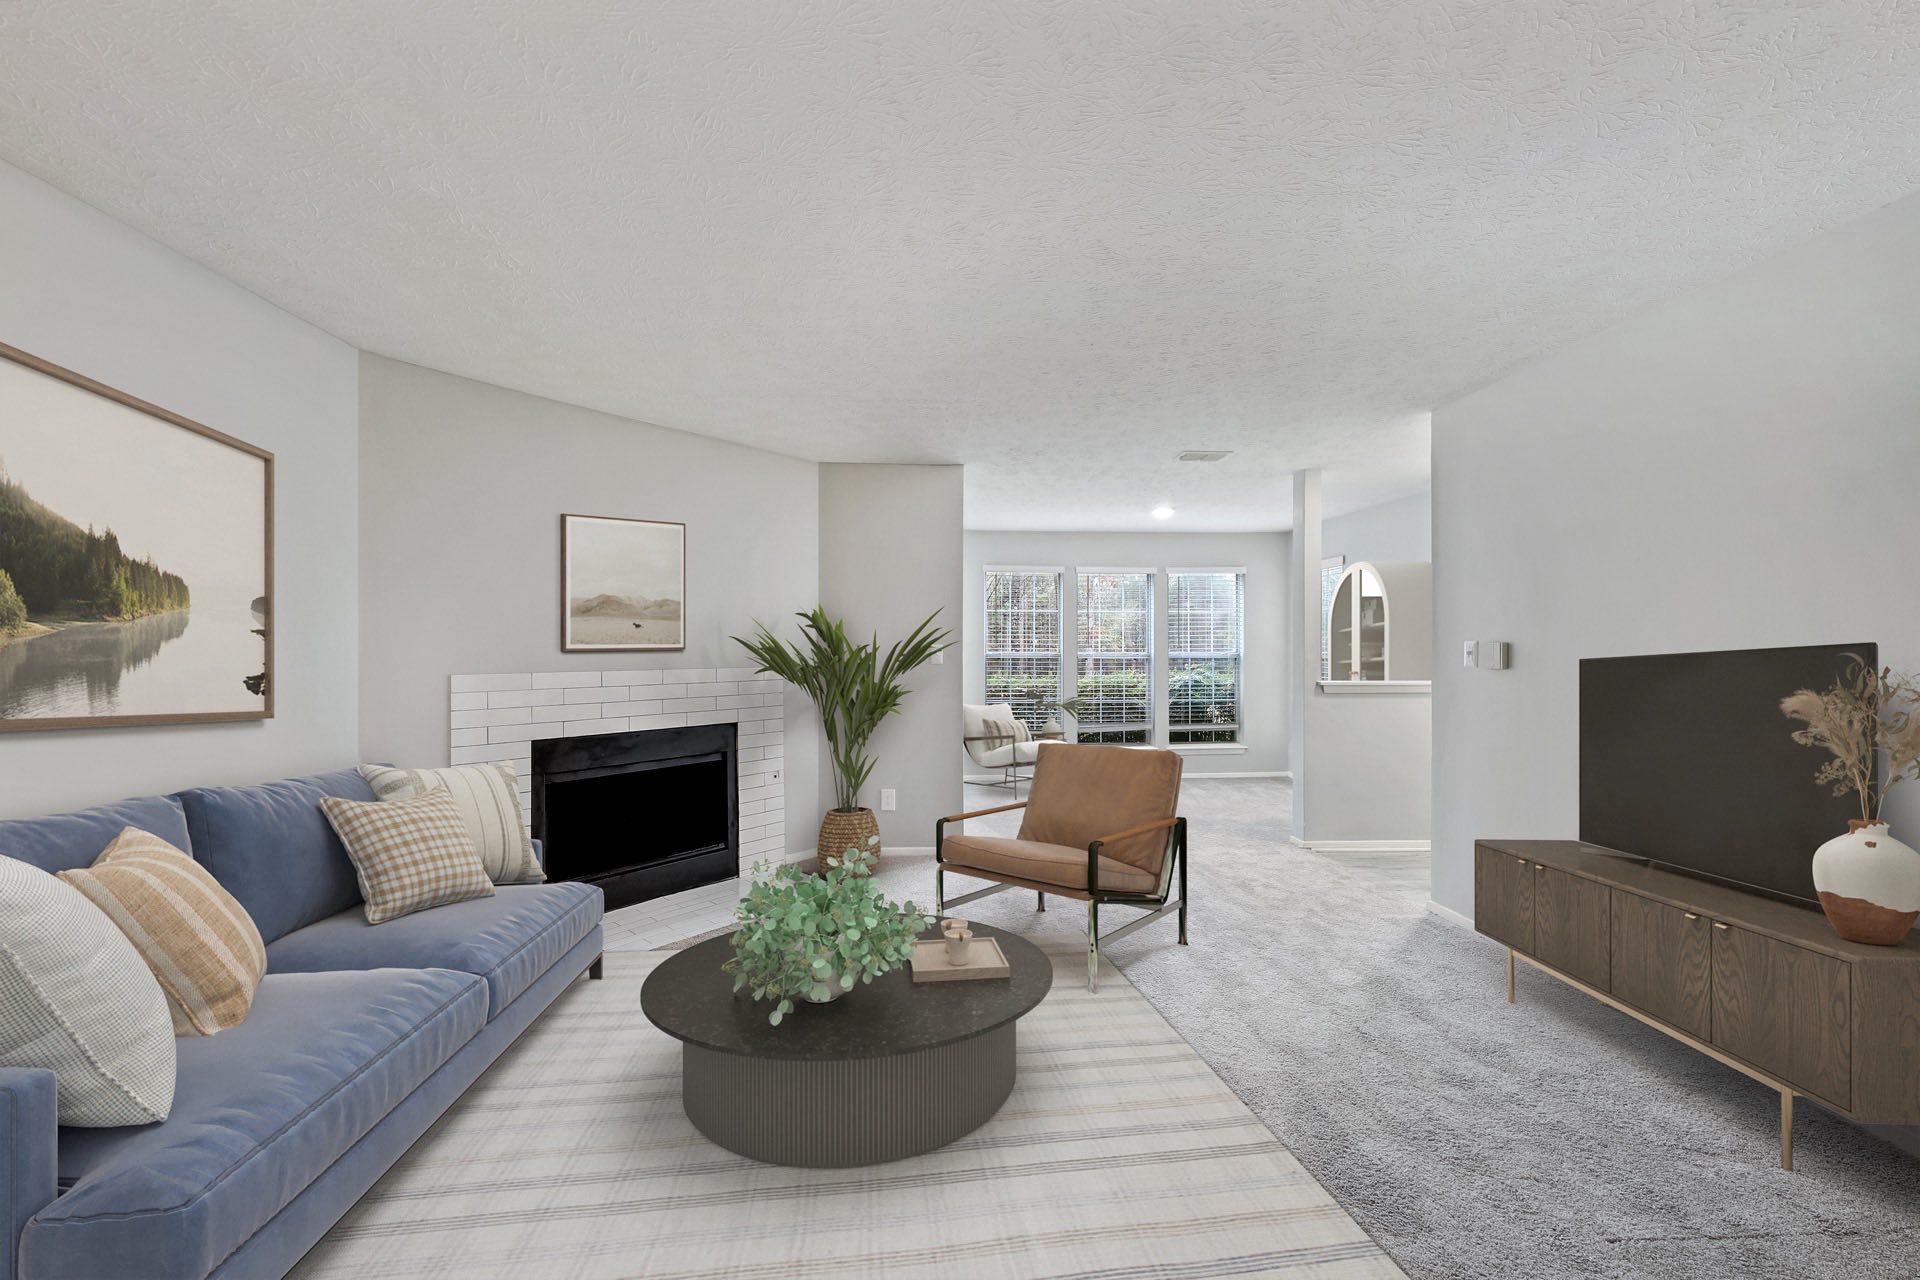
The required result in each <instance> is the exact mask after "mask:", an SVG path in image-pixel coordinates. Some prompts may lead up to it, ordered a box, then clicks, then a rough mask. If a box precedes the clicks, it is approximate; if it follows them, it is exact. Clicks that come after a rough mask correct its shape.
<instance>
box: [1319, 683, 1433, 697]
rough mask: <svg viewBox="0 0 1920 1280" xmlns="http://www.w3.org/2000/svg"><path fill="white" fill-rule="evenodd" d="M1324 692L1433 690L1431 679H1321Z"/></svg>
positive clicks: (1415, 692) (1374, 692)
mask: <svg viewBox="0 0 1920 1280" xmlns="http://www.w3.org/2000/svg"><path fill="white" fill-rule="evenodd" d="M1317 683H1318V684H1319V686H1320V692H1322V693H1338V694H1354V693H1372V694H1385V693H1414V694H1420V693H1425V694H1430V693H1432V692H1433V681H1431V680H1321V681H1318V682H1317Z"/></svg>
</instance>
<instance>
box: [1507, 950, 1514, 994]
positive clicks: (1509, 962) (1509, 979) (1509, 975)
mask: <svg viewBox="0 0 1920 1280" xmlns="http://www.w3.org/2000/svg"><path fill="white" fill-rule="evenodd" d="M1507 1003H1508V1004H1512V1003H1513V948H1512V947H1508V948H1507Z"/></svg>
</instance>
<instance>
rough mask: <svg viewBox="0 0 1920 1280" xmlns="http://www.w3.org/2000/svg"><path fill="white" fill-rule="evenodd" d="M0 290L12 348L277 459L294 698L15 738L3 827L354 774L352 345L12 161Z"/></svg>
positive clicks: (285, 685) (1, 767)
mask: <svg viewBox="0 0 1920 1280" xmlns="http://www.w3.org/2000/svg"><path fill="white" fill-rule="evenodd" d="M0 281H3V282H4V284H0V340H4V341H5V342H7V343H8V344H9V345H12V346H15V347H18V348H21V349H22V350H25V351H28V352H31V353H32V354H34V355H36V356H40V357H42V358H43V359H47V360H51V361H53V362H54V363H55V364H59V365H63V366H65V367H67V368H69V369H72V370H74V371H76V372H78V373H82V374H85V375H86V376H88V377H90V378H94V379H97V380H98V381H100V382H104V383H106V384H107V385H109V386H111V387H115V388H117V389H119V390H122V391H125V392H128V393H129V394H132V395H135V396H138V397H140V398H141V399H144V400H148V401H151V402H153V403H154V404H158V405H160V406H162V407H163V408H166V409H170V410H172V411H173V412H175V413H179V414H183V415H185V416H186V417H189V418H192V419H194V420H195V421H198V422H202V423H205V424H206V425H207V426H210V427H214V428H217V429H219V430H221V431H224V432H226V433H228V434H229V435H233V436H237V437H239V438H240V439H242V440H246V441H249V442H250V443H253V444H256V445H259V446H260V447H262V448H264V449H269V450H272V451H273V453H274V455H275V463H274V479H275V493H274V498H275V507H276V516H277V520H276V535H277V536H276V538H275V552H276V560H275V566H274V578H275V583H274V585H275V591H274V609H275V615H276V618H275V622H276V635H275V650H274V669H275V676H276V679H277V681H278V686H279V687H278V689H277V690H276V692H275V716H274V718H273V719H271V720H267V721H258V722H241V723H236V724H210V725H182V726H179V727H159V728H150V729H91V730H63V731H53V732H47V733H22V734H8V735H0V817H21V816H30V815H33V814H41V813H49V812H54V811H57V810H61V809H70V808H74V807H78V806H81V805H87V804H95V803H100V802H103V801H108V800H115V799H119V798H120V797H123V796H127V795H133V794H139V793H147V792H161V791H171V790H177V789H179V788H182V787H188V786H196V785H200V784H207V783H243V782H256V781H262V780H266V779H270V778H275V777H280V776H283V775H287V774H295V773H304V772H311V771H314V770H318V769H330V768H338V767H340V766H342V765H348V764H351V763H353V761H354V759H355V748H356V738H357V729H356V718H357V705H358V704H357V698H356V685H357V681H358V665H359V661H358V654H359V646H358V640H357V637H358V627H359V618H358V613H359V600H358V595H357V593H356V591H355V589H354V579H355V573H356V568H355V566H356V563H357V558H358V551H357V537H358V532H357V524H356V518H355V513H354V491H355V488H356V483H357V481H356V463H355V451H356V448H357V443H356V434H355V427H354V421H355V413H356V410H355V381H356V378H357V368H356V363H355V355H354V351H353V349H352V348H351V347H349V346H347V345H346V344H345V343H342V342H340V341H338V340H337V339H334V338H332V337H329V336H328V335H327V334H325V333H323V332H321V331H320V330H318V329H316V328H314V327H313V326H311V325H309V324H306V323H304V322H302V321H299V320H296V319H294V318H293V317H292V316H290V315H288V314H287V313H286V312H284V311H281V310H279V309H278V308H276V307H274V306H272V305H271V304H269V303H267V302H265V301H263V300H261V299H260V298H258V297H256V296H254V295H253V294H251V293H248V292H247V291H246V290H244V289H242V288H240V287H239V286H238V285H235V284H232V283H230V282H229V281H227V280H225V279H223V278H222V277H220V276H217V275H215V274H213V273H212V272H210V271H207V270H206V269H204V268H202V267H199V266H196V265H195V264H194V263H192V262H190V261H189V260H187V259H186V258H184V257H182V256H180V255H179V254H177V253H174V252H173V251H171V250H169V249H164V248H161V247H160V246H159V245H157V244H155V243H154V242H153V241H151V240H149V239H147V238H146V237H145V236H142V235H140V234H139V233H137V232H135V231H133V230H131V229H129V228H127V227H125V226H122V225H121V224H120V223H117V222H115V221H113V220H112V219H110V218H107V217H106V216H105V215H103V214H100V213H98V212H96V211H95V210H93V209H91V208H89V207H88V206H86V205H84V204H82V203H80V202H79V201H77V200H75V199H73V198H71V197H70V196H66V195H63V194H61V193H60V192H58V191H56V190H54V189H53V188H52V187H49V186H47V185H46V184H45V183H42V182H40V181H39V180H38V179H36V178H31V177H29V176H27V175H26V174H24V173H22V172H20V171H19V170H18V169H14V168H12V167H10V166H7V165H4V164H0ZM0 412H3V411H0ZM3 442H4V426H3V424H0V449H3V448H4V443H3Z"/></svg>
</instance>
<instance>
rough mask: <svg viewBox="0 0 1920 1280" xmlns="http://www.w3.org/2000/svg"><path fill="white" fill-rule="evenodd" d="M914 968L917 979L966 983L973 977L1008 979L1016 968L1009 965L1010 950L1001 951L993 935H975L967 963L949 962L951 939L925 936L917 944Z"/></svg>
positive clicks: (915, 979)
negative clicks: (1008, 953)
mask: <svg viewBox="0 0 1920 1280" xmlns="http://www.w3.org/2000/svg"><path fill="white" fill-rule="evenodd" d="M909 963H910V964H911V965H912V967H913V980H914V981H915V982H966V981H969V980H971V979H973V978H1005V977H1009V976H1011V975H1012V973H1013V970H1012V969H1010V968H1008V967H1007V956H1006V953H1005V952H1003V951H1001V950H1000V944H999V943H998V942H996V941H994V940H993V939H992V938H987V937H982V938H975V939H974V940H973V944H972V945H971V946H969V947H968V948H967V962H966V963H965V964H962V965H952V964H948V963H947V940H946V939H945V938H930V939H922V940H921V941H919V942H916V943H914V944H913V959H912V960H911V961H910V962H909Z"/></svg>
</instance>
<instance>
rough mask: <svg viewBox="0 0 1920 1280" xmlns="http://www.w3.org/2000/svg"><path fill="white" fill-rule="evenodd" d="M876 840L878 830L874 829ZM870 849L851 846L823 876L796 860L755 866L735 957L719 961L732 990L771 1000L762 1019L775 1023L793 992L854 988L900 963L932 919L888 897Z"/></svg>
mask: <svg viewBox="0 0 1920 1280" xmlns="http://www.w3.org/2000/svg"><path fill="white" fill-rule="evenodd" d="M873 839H874V842H876V843H877V842H878V840H879V837H878V836H875V837H874V838H873ZM877 860H878V859H877V858H876V857H875V855H874V854H872V853H869V852H866V851H864V850H860V849H848V850H847V851H846V853H845V854H844V855H843V856H842V857H840V858H838V859H829V860H828V861H829V862H830V863H831V865H830V867H829V869H828V871H827V873H826V874H825V875H824V876H821V875H815V874H814V873H813V872H812V871H811V870H809V869H807V868H806V867H805V866H803V865H802V864H800V863H793V862H790V863H787V864H785V865H784V866H781V867H779V868H778V869H776V870H775V871H773V872H772V873H771V874H767V873H766V870H765V868H764V867H756V868H754V877H753V887H752V888H751V889H749V890H748V891H747V896H746V897H744V898H742V899H740V906H739V908H738V910H737V912H736V914H735V919H736V920H737V921H738V923H739V928H738V929H736V930H734V934H733V937H732V938H731V939H730V941H731V942H732V944H733V959H731V960H729V961H727V962H726V963H725V964H724V965H722V966H721V968H722V969H723V970H724V971H725V972H727V973H731V974H733V975H734V978H733V989H734V990H735V991H740V990H743V989H751V991H752V993H753V998H754V999H755V1000H771V1001H773V1002H774V1006H773V1012H771V1013H769V1014H768V1015H767V1021H768V1022H769V1023H771V1024H773V1025H774V1026H776V1027H777V1026H779V1025H780V1021H781V1019H783V1018H785V1017H786V1016H787V1015H788V1014H789V1013H792V1012H793V1002H794V1000H796V999H801V1000H811V1001H814V1002H816V1003H817V1002H820V1001H825V1000H828V999H831V998H832V997H833V988H834V985H835V984H836V983H837V984H838V985H839V987H840V988H841V990H843V991H848V990H852V988H853V986H854V984H855V983H856V982H872V981H873V980H874V979H875V978H877V977H879V976H880V975H881V974H883V973H887V972H890V971H891V970H894V969H897V968H899V967H900V966H901V965H903V964H905V963H906V962H907V961H908V960H909V959H910V958H912V956H913V944H914V941H915V940H916V939H917V938H918V937H919V936H920V932H921V931H922V930H923V929H925V928H927V927H928V926H929V925H931V924H932V923H933V917H931V916H929V915H927V913H926V912H924V911H922V910H921V909H920V908H919V907H916V906H915V905H914V904H913V903H912V902H911V901H909V902H905V903H895V902H890V901H888V900H887V899H886V898H884V897H882V896H881V894H880V890H879V888H878V886H876V885H875V884H874V882H873V876H872V872H873V864H874V863H875V862H876V861H877Z"/></svg>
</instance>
